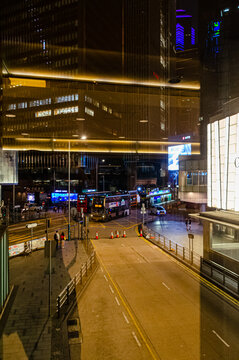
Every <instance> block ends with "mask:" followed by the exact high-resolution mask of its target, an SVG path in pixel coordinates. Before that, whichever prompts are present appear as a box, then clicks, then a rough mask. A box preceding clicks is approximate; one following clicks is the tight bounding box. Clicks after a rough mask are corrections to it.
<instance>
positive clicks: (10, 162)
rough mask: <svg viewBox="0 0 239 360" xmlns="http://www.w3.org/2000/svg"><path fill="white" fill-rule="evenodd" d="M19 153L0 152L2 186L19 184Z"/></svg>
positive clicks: (0, 182)
mask: <svg viewBox="0 0 239 360" xmlns="http://www.w3.org/2000/svg"><path fill="white" fill-rule="evenodd" d="M17 183H18V171H17V152H16V151H11V150H10V151H8V150H2V149H1V150H0V184H17Z"/></svg>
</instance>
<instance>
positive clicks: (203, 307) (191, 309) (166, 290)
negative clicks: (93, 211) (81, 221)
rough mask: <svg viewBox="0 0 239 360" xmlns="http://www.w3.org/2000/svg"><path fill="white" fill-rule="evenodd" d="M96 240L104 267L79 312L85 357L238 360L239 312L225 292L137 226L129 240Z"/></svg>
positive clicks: (102, 266)
mask: <svg viewBox="0 0 239 360" xmlns="http://www.w3.org/2000/svg"><path fill="white" fill-rule="evenodd" d="M122 221H123V220H122ZM122 226H124V227H125V225H122ZM108 230H109V229H108V228H107V227H106V228H105V231H106V233H107V232H108ZM93 243H94V246H95V248H96V251H97V254H98V255H99V258H100V261H101V269H100V270H99V271H98V273H97V274H96V276H95V278H94V279H93V280H92V282H91V284H90V285H89V287H88V288H87V290H86V292H85V293H84V295H83V297H82V298H80V300H79V303H78V310H77V311H78V312H79V314H80V318H81V322H82V330H83V337H84V341H83V345H82V359H83V360H88V359H90V360H91V359H151V358H152V359H163V360H185V359H186V360H191V359H192V360H197V359H208V360H219V359H225V360H238V358H239V343H238V336H239V313H238V309H237V308H235V307H234V305H233V306H232V303H230V301H229V300H228V299H227V298H226V295H225V297H223V296H222V297H221V296H219V295H218V294H216V293H215V292H214V291H212V288H210V286H205V285H204V282H203V281H201V280H200V277H199V276H197V275H194V273H193V272H192V271H191V270H189V269H187V268H186V267H185V266H183V265H182V264H179V263H178V262H177V261H175V260H173V259H172V258H171V257H170V256H169V255H166V254H165V253H164V252H163V251H161V250H159V249H158V248H157V247H156V246H154V245H152V244H150V243H148V242H147V241H145V240H143V239H141V238H139V237H137V236H136V234H135V232H134V228H130V229H129V230H128V238H126V239H124V238H120V239H113V240H110V239H108V238H107V237H105V238H104V237H103V236H102V239H99V240H94V241H93ZM116 298H117V299H116ZM125 317H126V318H125ZM126 319H127V320H126ZM73 355H74V356H76V355H77V349H75V352H74V354H73ZM74 358H76V357H73V359H74Z"/></svg>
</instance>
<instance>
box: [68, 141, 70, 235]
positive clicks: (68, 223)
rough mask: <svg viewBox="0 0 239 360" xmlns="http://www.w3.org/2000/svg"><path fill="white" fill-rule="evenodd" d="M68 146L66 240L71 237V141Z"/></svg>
mask: <svg viewBox="0 0 239 360" xmlns="http://www.w3.org/2000/svg"><path fill="white" fill-rule="evenodd" d="M68 145H69V148H68V240H70V239H71V143H70V141H69V144H68Z"/></svg>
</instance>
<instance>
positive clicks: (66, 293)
mask: <svg viewBox="0 0 239 360" xmlns="http://www.w3.org/2000/svg"><path fill="white" fill-rule="evenodd" d="M95 262H96V255H95V251H93V252H92V254H91V255H90V256H89V258H88V260H87V261H86V262H85V263H84V264H83V265H82V266H81V269H80V271H79V272H78V273H77V274H76V275H75V276H74V277H73V278H72V279H71V281H70V282H69V283H68V284H67V285H66V287H65V288H64V289H63V290H62V292H61V293H60V294H59V295H58V297H57V301H56V312H57V316H58V318H59V317H60V313H61V308H62V307H63V306H64V305H65V304H67V305H69V303H70V298H71V295H72V294H73V293H75V292H76V288H77V285H78V284H79V283H80V285H82V284H83V279H84V277H87V276H88V273H89V271H91V270H92V268H93V264H95Z"/></svg>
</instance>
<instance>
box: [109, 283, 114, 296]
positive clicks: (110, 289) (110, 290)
mask: <svg viewBox="0 0 239 360" xmlns="http://www.w3.org/2000/svg"><path fill="white" fill-rule="evenodd" d="M109 288H110V291H111V292H112V294H114V290H113V289H112V286H110V285H109Z"/></svg>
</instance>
